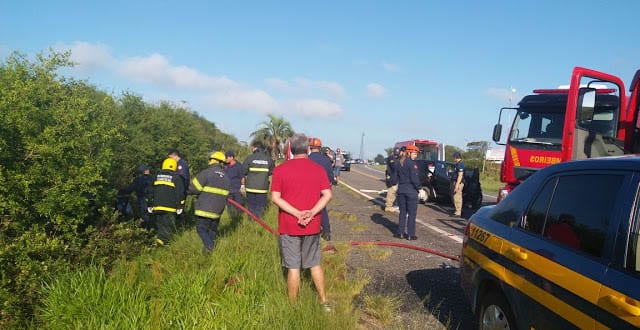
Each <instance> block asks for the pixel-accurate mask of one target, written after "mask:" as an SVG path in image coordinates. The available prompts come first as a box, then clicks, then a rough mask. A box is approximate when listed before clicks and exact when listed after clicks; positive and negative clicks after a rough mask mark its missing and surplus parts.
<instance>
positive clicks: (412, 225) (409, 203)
mask: <svg viewBox="0 0 640 330" xmlns="http://www.w3.org/2000/svg"><path fill="white" fill-rule="evenodd" d="M396 200H397V201H398V207H400V217H399V221H398V231H397V232H396V234H398V235H401V236H404V235H405V233H406V234H408V235H409V236H416V213H417V212H418V193H417V192H412V193H398V196H397V197H396ZM405 226H406V229H407V231H405Z"/></svg>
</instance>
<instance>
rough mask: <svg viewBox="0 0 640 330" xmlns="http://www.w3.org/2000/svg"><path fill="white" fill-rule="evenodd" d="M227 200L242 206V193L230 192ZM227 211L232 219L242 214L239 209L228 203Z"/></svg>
mask: <svg viewBox="0 0 640 330" xmlns="http://www.w3.org/2000/svg"><path fill="white" fill-rule="evenodd" d="M227 199H231V200H233V201H235V202H238V204H240V205H244V197H242V193H241V192H239V191H233V192H230V193H229V195H228V196H227ZM227 210H229V215H230V216H231V218H232V219H236V218H238V217H239V216H240V214H241V212H242V211H241V210H240V209H239V208H237V207H236V206H235V205H232V204H231V203H229V202H227Z"/></svg>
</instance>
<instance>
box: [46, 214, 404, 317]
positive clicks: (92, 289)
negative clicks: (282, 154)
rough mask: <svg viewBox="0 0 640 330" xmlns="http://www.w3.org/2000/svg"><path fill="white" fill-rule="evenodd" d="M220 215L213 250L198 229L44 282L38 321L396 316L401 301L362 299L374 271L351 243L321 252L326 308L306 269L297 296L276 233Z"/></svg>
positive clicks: (269, 218) (271, 221)
mask: <svg viewBox="0 0 640 330" xmlns="http://www.w3.org/2000/svg"><path fill="white" fill-rule="evenodd" d="M275 218H276V216H275V208H274V207H271V209H270V210H269V212H268V214H267V215H266V216H265V221H267V223H269V225H270V226H272V227H273V228H275V222H276V220H275ZM335 220H336V221H340V218H339V217H336V219H335ZM221 221H222V223H221V225H220V232H219V238H218V240H217V245H216V248H215V250H214V252H213V254H211V255H203V254H202V253H201V250H202V244H201V242H200V239H199V237H198V236H197V234H196V232H195V230H193V229H191V230H189V231H186V232H184V233H183V234H181V235H180V236H179V237H177V238H176V240H175V241H174V242H173V243H172V244H170V245H169V246H166V247H162V248H159V249H157V250H155V251H153V252H152V253H151V254H145V255H141V256H140V257H138V258H136V259H134V260H133V261H128V262H124V261H123V262H121V263H119V264H117V265H116V266H115V267H114V269H113V270H112V271H110V272H109V273H105V271H104V270H103V269H101V268H99V267H88V268H85V269H83V270H82V271H79V272H73V273H66V274H58V275H57V276H56V278H55V280H54V281H52V282H51V283H49V284H47V285H45V289H44V294H45V297H46V298H45V300H44V307H43V309H42V310H41V311H40V313H39V315H38V316H37V323H38V324H39V326H42V327H44V328H51V329H69V328H74V329H176V328H178V329H264V328H269V329H355V328H357V327H358V325H357V324H358V322H359V319H360V314H361V311H365V312H366V313H367V314H368V317H367V318H368V319H371V318H377V320H375V323H378V326H382V327H385V326H390V324H389V322H391V321H390V320H389V317H388V315H393V312H394V311H393V310H392V309H393V308H395V307H393V306H395V304H380V302H379V300H380V298H381V297H370V298H371V299H369V298H368V297H360V298H363V299H361V301H364V304H365V305H364V306H357V307H356V306H354V298H355V297H356V296H357V295H359V294H360V292H361V291H362V289H363V288H364V286H365V285H366V283H367V282H368V277H367V275H366V274H364V273H363V272H356V273H355V274H350V273H349V272H348V271H347V266H346V257H347V255H348V253H349V249H350V248H351V247H350V246H348V245H347V244H337V245H336V248H337V249H336V250H335V251H328V252H323V267H324V270H325V276H326V287H327V292H328V297H329V300H330V302H331V303H332V305H333V311H332V312H330V313H326V312H324V311H323V309H322V308H321V306H320V304H319V302H318V299H317V294H316V292H315V289H314V287H313V284H312V282H311V279H310V276H309V275H308V273H306V276H303V279H302V285H301V288H300V298H299V300H298V301H297V302H296V303H293V304H291V303H289V301H288V299H287V294H286V291H287V290H286V282H285V279H284V276H283V270H282V268H281V267H280V260H279V253H278V246H277V240H276V238H275V236H273V235H272V234H271V233H269V232H268V231H266V230H265V229H263V228H262V227H260V226H259V225H258V224H257V223H255V222H253V221H244V222H242V223H239V224H237V223H234V222H232V221H230V219H228V218H227V217H226V215H225V216H224V217H223V219H222V220H221ZM323 244H324V242H323ZM384 315H387V317H383V316H384ZM376 316H377V317H376ZM369 325H371V324H369Z"/></svg>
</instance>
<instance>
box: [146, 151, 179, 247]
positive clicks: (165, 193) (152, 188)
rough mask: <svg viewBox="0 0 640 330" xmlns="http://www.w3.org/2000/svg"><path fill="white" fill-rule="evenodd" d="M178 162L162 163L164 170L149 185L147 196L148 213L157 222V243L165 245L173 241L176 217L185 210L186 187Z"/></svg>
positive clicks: (166, 160)
mask: <svg viewBox="0 0 640 330" xmlns="http://www.w3.org/2000/svg"><path fill="white" fill-rule="evenodd" d="M177 167H178V164H177V162H176V161H175V160H174V159H172V158H167V159H165V160H164V161H163V162H162V169H161V170H160V172H158V174H157V175H156V177H155V180H154V181H153V184H151V185H149V186H148V187H149V191H147V196H150V197H151V198H152V199H151V200H150V201H148V203H147V204H148V205H149V207H148V211H149V213H151V214H153V216H154V218H155V222H156V234H157V238H156V243H158V244H160V245H165V244H167V243H169V241H171V238H172V237H173V234H174V233H175V231H176V223H175V222H176V215H180V214H182V210H183V208H184V198H185V195H184V187H183V184H184V183H183V181H182V178H181V177H180V176H179V175H178V174H177V173H176V168H177Z"/></svg>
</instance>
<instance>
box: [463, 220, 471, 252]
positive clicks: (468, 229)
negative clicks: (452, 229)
mask: <svg viewBox="0 0 640 330" xmlns="http://www.w3.org/2000/svg"><path fill="white" fill-rule="evenodd" d="M470 232H471V220H469V221H467V225H466V226H464V237H462V247H465V246H466V245H467V242H468V241H469V233H470Z"/></svg>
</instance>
